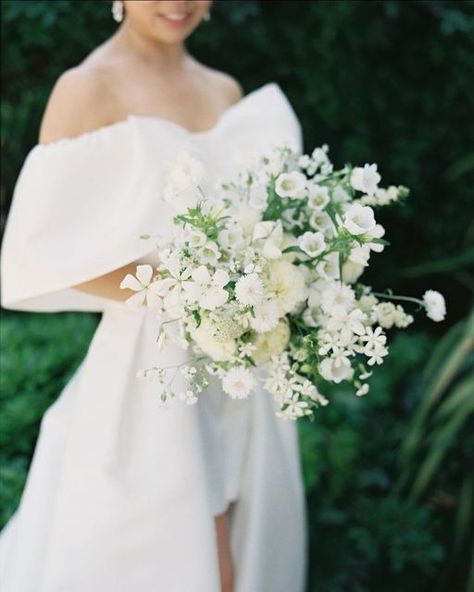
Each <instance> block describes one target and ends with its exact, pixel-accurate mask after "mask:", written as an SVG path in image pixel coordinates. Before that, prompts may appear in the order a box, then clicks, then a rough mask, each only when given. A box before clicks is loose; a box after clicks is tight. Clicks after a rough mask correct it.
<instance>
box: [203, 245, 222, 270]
mask: <svg viewBox="0 0 474 592" xmlns="http://www.w3.org/2000/svg"><path fill="white" fill-rule="evenodd" d="M220 256H221V254H220V251H219V247H218V246H217V245H216V243H215V242H214V241H208V242H207V243H206V244H205V245H204V246H203V247H202V248H201V249H199V252H198V257H199V260H200V261H201V263H204V264H207V265H217V261H218V260H219V258H220Z"/></svg>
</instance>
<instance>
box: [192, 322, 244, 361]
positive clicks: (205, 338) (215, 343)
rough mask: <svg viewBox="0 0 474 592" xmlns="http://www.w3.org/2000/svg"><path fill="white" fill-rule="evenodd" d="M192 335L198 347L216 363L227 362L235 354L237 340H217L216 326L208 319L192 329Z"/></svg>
mask: <svg viewBox="0 0 474 592" xmlns="http://www.w3.org/2000/svg"><path fill="white" fill-rule="evenodd" d="M190 333H191V337H192V338H193V339H194V341H195V342H196V344H197V345H198V347H199V348H200V349H201V350H202V351H203V352H204V353H205V354H206V355H208V356H209V357H210V358H212V359H213V360H214V361H215V362H225V361H227V360H229V359H231V358H232V356H233V355H234V354H235V350H236V342H235V340H234V339H227V340H221V339H216V337H215V336H214V333H215V327H214V324H213V323H212V322H211V321H210V320H209V319H207V318H203V319H202V321H201V324H200V325H199V327H197V328H194V329H191V330H190Z"/></svg>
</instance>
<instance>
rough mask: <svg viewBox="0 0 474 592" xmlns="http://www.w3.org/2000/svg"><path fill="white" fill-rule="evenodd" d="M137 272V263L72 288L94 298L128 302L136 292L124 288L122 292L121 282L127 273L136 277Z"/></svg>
mask: <svg viewBox="0 0 474 592" xmlns="http://www.w3.org/2000/svg"><path fill="white" fill-rule="evenodd" d="M136 270H137V263H130V264H129V265H125V266H124V267H119V268H118V269H115V270H114V271H111V272H110V273H106V274H105V275H101V276H100V277H97V278H94V279H93V280H90V281H88V282H83V283H81V284H76V285H75V286H72V287H73V288H76V289H77V290H82V291H83V292H86V293H87V294H92V295H93V296H101V297H102V298H109V299H111V300H120V301H123V300H127V298H130V296H132V295H133V294H134V293H135V292H133V291H132V290H129V289H128V288H124V289H123V290H122V289H121V288H120V287H119V286H120V282H121V281H122V280H123V278H124V277H125V276H126V275H127V273H131V274H132V275H135V273H136Z"/></svg>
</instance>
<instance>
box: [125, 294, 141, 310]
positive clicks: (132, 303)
mask: <svg viewBox="0 0 474 592" xmlns="http://www.w3.org/2000/svg"><path fill="white" fill-rule="evenodd" d="M145 297H146V290H142V291H141V292H137V293H136V294H134V295H133V296H130V298H128V300H126V301H125V304H126V305H127V306H129V307H130V308H133V309H135V310H138V309H139V308H140V307H141V306H143V303H144V302H145Z"/></svg>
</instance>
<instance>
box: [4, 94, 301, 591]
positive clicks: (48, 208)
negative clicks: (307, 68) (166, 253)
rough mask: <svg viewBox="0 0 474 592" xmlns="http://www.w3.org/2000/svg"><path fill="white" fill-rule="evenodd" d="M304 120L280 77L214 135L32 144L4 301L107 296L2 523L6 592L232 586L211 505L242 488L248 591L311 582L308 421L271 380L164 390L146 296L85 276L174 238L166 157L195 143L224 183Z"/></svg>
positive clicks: (74, 302) (16, 202) (19, 189)
mask: <svg viewBox="0 0 474 592" xmlns="http://www.w3.org/2000/svg"><path fill="white" fill-rule="evenodd" d="M301 141H302V138H301V128H300V125H299V122H298V120H297V118H296V116H295V113H294V111H293V109H292V108H291V105H290V104H289V102H288V100H287V98H286V97H285V95H284V93H283V92H282V90H281V88H280V87H279V86H278V85H277V84H276V83H269V84H266V85H264V86H263V87H261V88H259V89H257V90H256V91H253V92H252V93H250V94H249V95H247V96H245V97H244V98H243V99H241V100H240V102H238V103H237V104H236V105H234V106H233V107H231V108H230V109H228V110H227V111H226V112H225V113H224V115H223V116H222V117H221V119H220V120H219V121H218V122H217V124H216V125H215V126H214V127H213V128H212V129H210V130H208V131H205V132H197V133H192V132H189V131H187V130H186V129H184V128H182V127H181V126H179V125H177V124H175V123H172V122H170V121H167V120H165V119H162V118H159V117H145V116H134V115H132V116H129V117H128V118H127V119H126V120H125V121H122V122H118V123H115V124H111V125H108V126H105V127H102V128H99V129H98V130H95V131H92V132H88V133H85V134H82V135H81V136H78V137H76V138H72V139H62V140H58V141H56V142H53V143H51V144H47V145H36V146H35V147H33V148H32V150H31V151H30V152H29V153H28V155H27V157H26V159H25V162H24V164H23V168H22V170H21V172H20V175H19V177H18V180H17V184H16V187H15V192H14V196H13V202H12V208H11V211H10V214H9V217H8V220H7V225H6V230H5V235H4V240H3V245H2V255H1V267H0V270H1V280H2V306H3V307H5V308H8V309H14V310H26V311H43V312H54V311H65V310H76V311H97V312H101V313H102V317H101V321H100V323H99V326H98V328H97V330H96V332H95V334H94V337H93V339H92V342H91V344H90V346H89V349H88V352H87V355H86V357H85V358H84V360H83V361H82V362H81V364H80V366H79V367H78V368H77V370H76V372H75V373H74V375H73V377H72V378H71V379H70V381H69V382H68V383H67V385H66V386H65V387H64V389H63V391H62V392H61V393H59V396H58V398H57V400H56V401H55V402H54V403H53V404H52V405H51V406H50V407H49V408H48V410H47V411H46V413H45V415H44V416H43V419H42V422H41V427H40V432H39V435H38V439H37V443H36V448H35V451H34V455H33V460H32V463H31V466H30V469H29V473H28V478H27V482H26V485H25V488H24V491H23V495H22V498H21V501H20V505H19V507H18V509H17V511H16V512H15V513H14V514H13V516H12V517H11V518H10V521H9V522H8V523H7V525H6V526H5V527H4V529H3V530H2V532H1V533H0V586H1V589H2V591H3V592H132V590H133V591H135V590H139V591H140V592H152V591H153V592H219V591H220V585H219V571H218V562H217V548H216V540H215V530H214V520H213V517H214V516H215V515H217V514H219V513H221V512H223V511H224V510H225V509H226V508H227V506H228V504H229V502H231V501H233V502H234V503H235V506H234V511H233V514H232V521H231V533H230V537H231V547H232V552H233V555H234V559H235V565H236V592H302V591H303V589H304V580H305V570H306V527H305V501H304V491H303V481H302V475H301V467H300V460H299V450H298V440H297V431H296V425H295V424H294V423H293V422H291V421H283V420H281V419H279V418H277V417H276V416H275V413H274V412H275V409H276V407H275V403H274V402H273V400H272V399H271V397H270V395H269V394H268V393H266V392H265V391H264V390H263V389H261V388H258V389H256V390H255V392H253V393H252V394H251V396H250V397H249V398H248V399H245V400H240V401H239V400H231V399H230V398H229V397H227V396H226V395H224V394H223V393H222V391H221V389H220V388H219V384H218V383H217V382H216V381H213V382H211V384H210V386H209V388H208V389H207V390H206V392H204V393H202V394H201V396H200V399H199V402H198V403H197V404H196V405H194V406H191V407H189V406H185V405H184V404H179V403H178V404H172V405H170V406H169V407H167V408H163V407H161V406H160V405H158V398H159V394H160V387H159V385H158V384H156V383H150V382H146V381H143V380H139V379H137V378H136V372H137V370H138V369H139V368H146V367H149V366H152V365H157V364H160V365H169V364H179V363H181V362H182V361H185V360H186V355H187V354H186V352H185V351H183V350H181V349H179V348H178V347H177V346H175V345H169V346H166V347H165V348H164V349H163V350H162V351H161V352H158V351H157V350H156V345H155V331H156V326H155V322H154V318H153V314H152V312H151V311H149V310H147V309H145V308H143V309H142V310H140V311H138V312H136V311H132V310H130V309H129V308H127V307H126V306H125V305H124V304H123V303H118V302H115V301H112V300H107V299H104V298H98V297H95V296H90V295H87V294H85V293H83V292H81V291H80V290H77V289H74V288H73V286H74V285H75V284H78V283H80V282H83V281H87V280H89V279H92V278H95V277H97V276H100V275H102V274H104V273H107V272H109V271H112V270H114V269H116V268H118V267H121V266H123V265H125V264H127V263H130V262H132V261H136V260H139V261H142V262H146V261H149V260H151V259H150V257H151V258H152V257H153V255H152V253H151V251H150V249H151V248H152V246H151V245H150V242H149V241H144V240H143V239H140V238H139V237H140V235H143V234H145V233H152V234H157V235H161V236H165V235H166V233H168V232H169V229H170V227H171V224H172V216H173V215H174V213H175V212H174V211H173V210H172V208H171V207H170V206H169V205H168V204H166V202H165V201H164V200H163V199H162V190H163V184H164V182H165V166H164V163H165V162H166V161H167V160H172V159H173V158H174V156H175V155H176V154H177V153H178V152H179V151H180V150H182V149H187V150H189V151H191V152H192V153H193V154H195V155H196V156H197V157H198V158H200V159H201V160H202V161H203V162H204V163H205V164H206V165H207V167H208V170H209V171H210V176H211V178H212V179H211V180H214V181H215V180H216V179H218V178H227V177H232V176H233V175H235V174H236V173H237V172H238V170H239V167H240V166H241V163H242V160H243V159H245V158H247V157H248V156H249V155H250V154H253V155H255V154H260V153H263V152H266V151H268V150H269V149H271V148H272V147H273V146H275V145H278V144H281V143H282V142H290V143H292V144H293V146H295V147H296V148H297V149H301Z"/></svg>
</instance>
